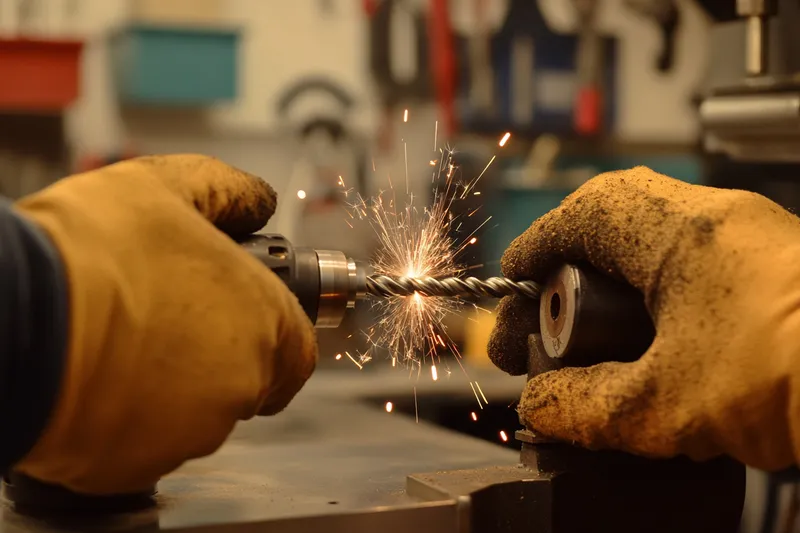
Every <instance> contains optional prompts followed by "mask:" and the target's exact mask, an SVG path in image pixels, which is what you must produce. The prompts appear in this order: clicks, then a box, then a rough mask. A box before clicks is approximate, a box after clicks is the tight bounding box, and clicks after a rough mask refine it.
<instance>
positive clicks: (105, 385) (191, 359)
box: [0, 155, 317, 494]
mask: <svg viewBox="0 0 800 533" xmlns="http://www.w3.org/2000/svg"><path fill="white" fill-rule="evenodd" d="M275 206H276V197H275V193H274V192H273V190H272V189H271V188H270V187H269V186H268V185H267V184H266V183H265V182H263V181H262V180H260V179H259V178H257V177H255V176H251V175H249V174H247V173H245V172H242V171H239V170H237V169H234V168H232V167H230V166H228V165H225V164H224V163H222V162H220V161H218V160H215V159H212V158H208V157H203V156H197V155H178V156H163V157H146V158H139V159H134V160H130V161H126V162H123V163H118V164H115V165H112V166H109V167H105V168H102V169H99V170H96V171H92V172H88V173H85V174H80V175H77V176H72V177H69V178H65V179H63V180H60V181H58V182H57V183H55V184H53V185H51V186H50V187H48V188H46V189H45V190H43V191H41V192H38V193H36V194H34V195H31V196H29V197H26V198H23V199H21V200H20V201H18V202H16V203H15V204H14V207H13V209H14V212H15V214H16V216H18V217H19V219H15V218H8V219H7V220H9V221H11V222H15V223H17V224H19V223H20V221H25V222H26V223H27V224H29V225H30V227H36V228H38V231H40V232H41V236H44V235H46V236H47V240H45V241H42V242H43V243H44V244H45V245H46V243H47V241H49V242H51V243H52V248H46V247H44V246H43V245H42V244H41V243H40V246H42V248H41V249H40V250H46V251H47V253H49V254H51V255H53V254H54V251H55V250H57V255H58V257H59V258H60V259H61V262H62V264H63V274H64V275H63V279H64V280H65V281H66V294H67V302H66V305H67V310H68V311H67V313H68V315H69V316H68V321H67V322H68V324H67V331H66V333H65V332H64V331H63V325H64V320H63V313H64V309H63V305H64V301H63V296H62V299H61V300H59V299H58V298H57V297H54V296H53V295H52V294H50V295H48V294H40V293H39V292H38V291H46V290H47V289H48V287H49V285H48V284H50V285H52V284H53V283H55V282H54V281H53V280H54V279H58V276H57V275H55V274H53V273H51V272H48V271H47V270H46V269H45V268H44V267H43V265H44V264H45V263H36V262H32V259H31V254H32V253H33V250H34V249H33V248H30V247H29V248H25V247H24V243H23V244H19V243H18V246H23V249H19V248H17V249H16V250H15V251H14V252H13V253H14V256H15V257H14V260H15V261H22V262H23V263H22V264H20V265H16V266H15V267H9V268H14V272H12V273H11V274H13V275H14V276H17V277H16V279H14V277H13V276H5V275H4V276H2V279H1V280H0V284H2V285H0V286H2V287H4V295H5V294H8V293H9V292H10V291H12V288H13V287H16V288H17V289H16V290H17V291H21V290H27V291H28V293H29V294H27V295H28V297H29V299H30V302H31V303H33V302H37V301H38V300H37V299H43V300H48V299H49V300H52V301H51V302H48V303H53V304H59V305H61V306H62V307H61V308H60V310H59V308H58V307H57V305H47V306H42V307H41V308H40V307H36V308H31V309H27V310H25V309H24V306H21V307H20V305H18V306H17V307H18V308H19V309H22V311H23V312H20V313H17V314H16V318H15V320H16V323H11V324H9V325H7V324H5V323H4V324H3V327H6V326H8V328H9V329H8V331H15V333H6V334H7V335H9V334H10V335H12V337H11V338H12V339H19V340H16V341H14V342H18V343H19V346H18V350H22V352H21V353H18V355H22V356H25V358H24V360H23V359H16V358H15V360H13V361H12V364H13V365H14V368H10V369H9V368H8V367H7V368H6V369H4V371H5V372H7V374H5V375H3V378H4V379H6V380H7V381H4V382H3V388H2V389H0V393H2V394H3V395H4V397H3V399H4V403H3V404H2V408H3V409H7V410H8V411H4V413H9V412H11V410H14V412H13V414H11V415H6V416H13V417H14V420H16V421H17V422H18V423H19V424H20V427H21V428H22V429H26V425H28V424H29V425H30V427H29V428H27V433H26V432H25V431H21V432H20V435H24V440H19V444H18V446H19V449H18V450H17V451H16V452H15V455H14V456H13V457H11V455H10V454H9V457H8V458H5V457H4V460H5V461H6V462H7V461H15V462H14V464H13V465H12V468H13V469H14V470H16V471H19V472H21V473H23V474H26V475H28V476H30V477H33V478H35V479H38V480H40V481H44V482H47V483H51V484H58V485H63V486H65V487H67V488H69V489H72V490H74V491H77V492H84V493H93V494H109V493H125V492H136V491H141V490H147V489H149V488H151V487H152V485H153V484H155V483H156V482H157V481H158V479H159V478H160V477H161V476H163V475H164V474H167V473H168V472H170V471H172V470H174V469H175V468H177V467H179V466H180V465H181V464H182V463H183V462H184V461H186V460H189V459H192V458H196V457H201V456H204V455H208V454H210V453H213V452H214V451H215V450H216V449H217V448H218V447H219V446H220V445H221V444H222V443H223V442H224V440H225V439H226V438H227V436H228V435H229V433H230V432H231V431H232V430H233V427H234V425H235V424H236V423H237V422H238V421H239V420H246V419H248V418H251V417H253V416H255V415H270V414H274V413H277V412H279V411H281V410H282V409H283V408H284V407H286V405H287V404H288V403H289V401H290V400H291V399H292V398H293V397H294V395H295V394H296V393H297V392H298V391H299V390H300V388H301V387H302V386H303V384H304V383H305V381H306V380H307V379H308V377H309V376H310V374H311V372H312V371H313V369H314V366H315V363H316V356H317V348H316V340H315V336H314V330H313V327H312V325H311V322H310V321H309V319H308V317H307V316H306V315H305V313H304V312H303V310H302V308H301V307H300V304H299V303H298V301H297V299H296V298H295V297H294V295H293V294H292V293H291V292H290V291H289V289H288V288H287V287H286V286H285V284H284V283H283V282H282V281H281V280H280V279H279V278H278V277H277V276H276V275H275V274H274V273H273V272H272V271H270V270H269V269H268V268H265V267H264V266H263V265H262V264H261V263H260V262H259V261H258V260H256V259H255V258H253V257H252V256H251V255H250V254H248V253H247V252H246V251H244V250H243V249H242V248H241V247H240V246H238V245H237V244H236V243H235V241H234V239H232V238H231V237H232V236H241V235H247V234H249V233H252V232H255V231H257V230H258V229H260V228H261V227H263V226H264V225H265V224H266V222H267V220H268V219H269V218H270V216H271V215H272V214H273V213H274V210H275ZM6 216H8V217H11V215H8V214H7V215H6ZM17 235H18V236H19V235H36V233H29V234H24V233H20V232H18V233H17ZM41 236H39V238H40V239H41ZM2 244H3V245H5V242H3V243H2ZM39 253H43V252H41V251H40V252H39ZM34 255H35V254H34ZM3 258H4V259H5V258H6V255H5V250H4V255H3ZM26 261H27V262H26ZM53 264H55V265H57V263H53ZM3 273H4V274H5V272H3ZM59 274H60V273H59ZM26 286H27V287H28V288H27V289H25V288H24V287H26ZM21 287H22V288H21ZM52 290H53V291H56V288H55V287H53V288H52ZM59 290H60V291H62V292H61V293H59V294H63V291H64V286H63V285H62V286H61V287H59ZM56 292H57V291H56ZM18 294H19V293H18ZM2 305H6V302H2ZM57 310H58V312H60V313H62V316H61V320H58V319H56V317H54V316H49V315H48V313H55V312H57ZM29 314H30V316H29ZM5 318H6V320H7V321H8V320H11V319H10V318H8V317H5ZM58 326H61V327H62V329H61V330H59V329H58ZM51 327H52V330H48V328H51ZM3 331H4V332H6V330H5V329H4V330H3ZM14 335H24V336H23V337H15V336H14ZM49 336H53V338H52V339H51V341H50V342H52V343H56V338H58V337H59V336H60V338H58V341H59V346H58V347H55V346H43V347H42V348H43V349H41V350H38V349H34V348H33V346H30V345H26V342H38V343H42V344H43V345H44V344H47V342H48V338H50V337H49ZM64 336H66V345H64ZM44 348H47V349H44ZM48 350H51V351H48ZM6 355H7V354H5V353H3V357H5V356H6ZM12 355H13V354H12ZM57 355H62V356H63V358H62V359H58V358H57ZM35 362H39V367H40V368H37V369H30V368H28V367H27V366H23V364H24V365H30V364H34V363H35ZM59 362H61V365H60V366H61V369H60V370H61V371H60V374H61V376H60V379H59V378H58V376H57V374H58V373H59V372H58V370H59V368H58V367H57V366H56V365H57V364H58V363H59ZM8 363H9V361H8V360H7V361H5V364H6V365H7V364H8ZM39 372H41V375H37V376H34V375H33V374H34V373H37V374H38V373H39ZM53 373H55V374H53ZM51 374H52V375H51ZM37 379H38V380H41V381H37ZM55 382H58V385H57V390H58V392H57V396H56V399H55V402H53V401H52V387H53V386H54V385H55ZM29 386H32V387H33V388H32V389H29V388H27V387H29ZM46 387H49V389H48V391H49V394H50V397H49V399H48V396H47V393H46V394H45V395H44V397H42V398H38V400H40V401H42V402H45V403H46V402H48V400H49V403H50V404H52V409H51V410H50V415H49V416H46V413H44V412H45V411H47V410H48V409H46V408H45V406H42V407H39V408H38V411H37V412H33V411H25V410H24V409H23V410H18V411H17V409H18V405H17V404H16V403H9V402H7V401H6V398H8V396H7V395H8V392H9V391H16V392H15V393H16V394H20V395H21V396H19V398H20V399H21V400H25V399H26V398H29V397H33V396H36V395H37V393H38V391H39V390H40V389H44V388H46ZM23 388H24V391H23ZM22 394H24V396H22ZM16 401H18V400H16V399H14V400H13V402H16ZM47 407H49V405H47ZM40 411H41V412H40ZM22 417H25V419H24V420H22ZM28 417H30V418H28ZM44 417H46V422H45V423H44V427H42V422H43V418H44ZM0 431H2V440H3V441H4V444H5V440H6V438H7V435H8V432H7V430H6V428H5V427H4V428H2V430H0ZM37 434H38V438H37ZM20 438H21V437H20ZM33 440H35V443H33V442H32V441H33ZM31 444H33V446H32V447H31V448H30V450H25V449H23V448H26V447H30V446H31ZM26 451H27V453H25V455H24V456H23V457H22V458H21V459H20V460H18V461H16V459H18V458H19V455H20V453H24V452H26Z"/></svg>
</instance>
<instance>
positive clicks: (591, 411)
mask: <svg viewBox="0 0 800 533" xmlns="http://www.w3.org/2000/svg"><path fill="white" fill-rule="evenodd" d="M580 261H588V262H589V263H591V264H592V265H593V266H594V267H596V268H597V269H598V270H600V271H601V272H605V273H607V274H608V275H610V276H613V277H616V278H618V279H622V280H625V281H627V282H628V283H630V284H631V285H632V286H634V287H636V288H637V289H639V290H640V291H641V292H642V293H643V295H644V297H645V302H646V304H647V307H648V310H649V312H650V314H651V316H652V318H653V321H654V324H655V325H656V330H657V333H656V338H655V340H654V342H653V344H652V346H651V347H650V349H649V350H648V351H647V353H646V354H644V356H643V357H642V358H641V359H640V360H639V361H637V362H634V363H604V364H599V365H596V366H593V367H589V368H566V369H562V370H558V371H554V372H548V373H545V374H541V375H539V376H536V377H535V378H533V379H531V380H530V381H529V382H528V384H527V386H526V389H525V391H524V393H523V395H522V399H521V402H520V406H519V412H520V418H521V419H522V420H523V421H524V422H525V423H526V424H527V425H528V426H529V427H530V428H531V429H533V430H534V431H536V432H539V433H541V434H543V435H546V436H549V437H553V438H557V439H561V440H564V441H573V442H576V443H578V444H580V445H582V446H585V447H587V448H590V449H601V448H610V449H619V450H623V451H628V452H632V453H636V454H639V455H644V456H649V457H671V456H675V455H680V454H685V455H688V456H690V457H692V458H694V459H697V460H702V459H707V458H711V457H714V456H717V455H721V454H728V455H731V456H733V457H734V458H736V459H739V460H741V461H743V462H745V463H747V464H749V465H752V466H754V467H758V468H764V469H768V470H774V469H780V468H783V467H786V466H788V465H790V464H792V463H796V462H797V461H798V459H800V383H799V382H798V380H799V379H800V219H798V218H797V217H795V216H794V215H792V214H790V213H788V212H787V211H785V210H784V209H782V208H781V207H780V206H778V205H777V204H775V203H773V202H771V201H770V200H768V199H766V198H764V197H762V196H759V195H757V194H753V193H749V192H743V191H734V190H721V189H713V188H708V187H701V186H695V185H688V184H686V183H683V182H681V181H678V180H674V179H671V178H668V177H666V176H663V175H660V174H657V173H655V172H653V171H651V170H649V169H647V168H644V167H638V168H634V169H632V170H627V171H620V172H612V173H607V174H602V175H600V176H598V177H596V178H594V179H592V180H590V181H589V182H587V183H586V184H585V185H583V186H582V187H581V188H579V189H578V190H577V191H576V192H575V193H573V194H572V195H570V196H569V197H568V198H567V199H565V200H564V202H563V203H562V204H561V206H560V207H558V208H556V209H555V210H553V211H551V212H550V213H548V214H546V215H545V216H543V217H542V218H540V219H539V220H537V221H535V222H534V223H533V225H532V226H531V227H530V228H529V229H528V230H527V231H526V232H525V233H524V234H522V235H521V236H519V237H518V238H517V239H516V240H514V242H513V243H512V244H511V246H510V247H509V249H508V250H507V251H506V253H505V254H504V256H503V259H502V269H503V273H504V274H505V275H506V276H508V277H510V278H511V279H514V280H521V279H532V280H535V281H539V282H544V281H545V280H546V278H547V276H548V275H549V274H551V273H552V272H553V271H554V270H555V269H556V268H557V267H558V266H559V265H561V264H563V263H564V262H569V263H575V262H580ZM536 312H537V311H535V310H534V309H533V308H532V307H531V306H530V304H529V303H527V302H524V301H522V300H521V299H518V298H506V299H504V300H503V301H501V303H500V306H499V310H498V318H497V325H496V327H495V330H494V331H493V334H492V338H491V341H490V344H489V352H490V356H491V358H492V360H493V361H495V363H496V364H497V365H498V366H500V367H501V368H503V369H504V370H506V371H508V372H511V373H514V374H522V373H525V360H526V357H527V349H526V348H525V346H526V341H527V336H528V335H529V334H530V333H533V332H536V328H537V324H538V321H537V320H535V319H534V318H532V317H535V316H536V315H535V314H532V313H536ZM624 331H625V325H624V324H621V325H620V334H623V335H624V334H625V332H624Z"/></svg>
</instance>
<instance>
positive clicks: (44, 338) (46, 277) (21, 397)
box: [0, 201, 69, 473]
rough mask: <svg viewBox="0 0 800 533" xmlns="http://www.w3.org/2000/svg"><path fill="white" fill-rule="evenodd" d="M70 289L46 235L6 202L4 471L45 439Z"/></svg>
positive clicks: (0, 387)
mask: <svg viewBox="0 0 800 533" xmlns="http://www.w3.org/2000/svg"><path fill="white" fill-rule="evenodd" d="M68 306H69V302H68V289H67V282H66V277H65V271H64V266H63V263H62V260H61V258H60V256H59V254H58V252H57V250H56V248H55V246H54V245H53V244H52V243H51V242H50V240H49V239H48V238H47V237H46V236H45V234H44V232H43V231H41V230H40V229H39V228H37V227H36V226H35V225H34V224H33V223H31V222H29V221H27V220H25V219H24V218H22V217H21V216H19V215H17V214H16V213H14V212H13V211H12V209H11V205H10V204H9V203H8V202H7V201H0V434H2V435H3V438H2V439H0V469H1V470H0V473H1V472H2V471H5V470H6V469H7V468H8V467H9V466H11V465H13V464H14V463H15V462H17V461H19V460H20V459H21V458H22V457H23V456H24V455H25V454H27V453H28V452H29V451H30V450H31V448H33V446H34V444H35V443H36V441H37V440H38V439H39V437H40V435H41V433H42V431H43V430H44V428H45V426H46V424H47V422H48V420H49V418H50V417H51V415H52V412H53V409H54V406H55V403H56V401H57V395H58V393H59V389H60V383H61V379H62V374H63V372H64V367H65V359H66V346H67V338H68Z"/></svg>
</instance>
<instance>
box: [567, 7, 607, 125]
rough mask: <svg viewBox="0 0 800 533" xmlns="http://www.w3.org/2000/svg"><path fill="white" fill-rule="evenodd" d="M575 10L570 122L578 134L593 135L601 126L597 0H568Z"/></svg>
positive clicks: (600, 40) (600, 62)
mask: <svg viewBox="0 0 800 533" xmlns="http://www.w3.org/2000/svg"><path fill="white" fill-rule="evenodd" d="M572 3H573V5H574V6H575V9H576V10H577V13H578V28H579V29H578V50H577V57H576V60H575V63H576V69H577V76H578V91H577V95H576V100H575V111H574V125H575V129H576V130H577V132H578V133H579V134H581V135H595V134H597V133H599V131H600V128H601V127H602V113H603V90H602V73H603V37H602V36H601V35H600V33H599V31H598V28H597V11H598V2H597V0H572Z"/></svg>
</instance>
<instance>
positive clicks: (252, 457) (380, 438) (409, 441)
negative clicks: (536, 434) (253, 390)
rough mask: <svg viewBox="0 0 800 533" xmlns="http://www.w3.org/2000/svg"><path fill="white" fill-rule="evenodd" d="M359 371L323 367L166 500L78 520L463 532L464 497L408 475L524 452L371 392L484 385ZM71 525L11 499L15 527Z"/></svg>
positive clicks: (486, 386)
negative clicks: (424, 486) (411, 413)
mask: <svg viewBox="0 0 800 533" xmlns="http://www.w3.org/2000/svg"><path fill="white" fill-rule="evenodd" d="M348 370H349V369H348ZM348 370H341V371H321V372H318V373H317V374H316V375H315V376H314V377H313V378H312V379H311V380H310V382H309V384H308V385H307V387H306V388H305V389H304V390H303V391H302V392H301V393H300V395H298V397H297V399H296V400H295V402H293V403H292V405H291V406H290V407H289V408H288V409H287V410H286V411H285V412H284V413H282V414H280V415H279V416H277V417H274V418H270V419H256V420H252V421H249V422H246V423H242V424H240V425H239V427H237V429H236V431H235V432H234V434H233V435H232V436H231V438H230V439H229V440H228V441H227V443H226V444H225V445H224V446H223V447H222V448H221V449H220V450H219V451H218V452H217V453H216V454H214V455H213V456H211V457H208V458H205V459H200V460H197V461H191V462H189V463H187V464H186V465H184V466H183V467H182V468H181V469H180V470H178V471H177V472H175V473H174V474H172V475H170V476H168V477H166V478H165V479H163V480H162V481H161V482H160V483H159V485H158V491H159V492H158V495H157V498H156V500H157V507H156V508H155V509H150V510H146V511H142V512H139V513H134V514H130V515H128V516H125V517H123V518H120V517H117V518H115V519H113V520H112V519H105V520H103V519H96V520H95V521H94V522H95V523H92V524H87V523H79V524H72V529H73V530H74V529H75V528H77V529H79V530H87V529H92V530H111V529H113V530H117V531H119V530H147V531H158V530H170V531H189V530H193V529H194V528H195V527H197V526H217V527H211V528H202V530H203V531H248V532H251V531H252V532H255V531H270V532H289V531H304V530H314V529H318V528H322V527H324V528H325V530H326V531H358V530H364V529H373V528H380V529H381V530H382V532H384V533H387V532H391V531H410V530H413V531H415V533H421V532H423V531H438V532H445V531H457V529H456V528H457V527H458V521H459V520H458V516H457V513H458V505H457V502H456V501H455V500H447V499H444V500H441V501H438V502H437V501H427V502H423V501H421V500H420V499H414V498H412V497H410V496H408V495H407V494H406V491H405V486H406V477H407V476H408V475H409V474H416V473H426V472H436V471H440V470H455V469H469V468H482V467H490V466H492V467H496V466H504V465H505V466H513V465H515V464H517V463H518V461H519V454H518V453H516V452H515V451H513V450H510V449H505V448H502V447H500V446H496V445H493V444H491V443H488V442H484V441H481V440H478V439H474V438H471V437H468V436H465V435H461V434H458V433H454V432H450V431H447V430H444V429H441V428H438V427H435V426H433V425H430V424H427V423H425V422H423V421H420V422H419V423H416V422H415V420H414V418H413V417H408V416H404V415H402V414H400V413H397V412H393V413H387V412H386V411H385V410H383V409H382V408H381V407H380V405H378V404H371V403H369V402H367V401H365V400H363V399H365V398H378V399H383V398H385V399H386V400H392V399H400V398H403V397H408V396H409V395H411V394H413V389H412V387H414V386H415V385H416V387H417V397H418V401H419V403H420V404H421V405H424V403H425V401H426V394H428V393H429V392H431V391H434V392H436V393H437V394H441V393H445V392H447V393H450V392H452V393H453V394H454V395H455V394H458V395H460V396H462V397H464V398H465V399H468V398H469V397H471V394H472V393H471V390H470V387H469V384H468V380H467V378H466V377H464V376H463V374H461V373H460V371H459V372H455V371H454V372H453V374H452V376H451V377H450V379H440V381H439V382H436V383H431V382H430V379H427V380H426V379H421V380H420V381H419V383H417V380H416V376H414V378H412V379H411V380H409V378H408V374H407V373H405V372H403V371H397V372H389V371H378V372H376V371H373V372H366V371H365V372H358V371H357V370H356V369H355V368H354V369H353V370H352V371H348ZM470 375H471V379H473V380H474V379H478V380H480V383H481V386H482V388H483V390H484V392H485V393H486V395H487V396H488V397H489V400H490V401H491V400H492V398H495V399H498V400H500V399H501V398H502V400H503V401H506V402H507V399H508V398H513V397H515V396H517V395H518V394H519V392H520V390H521V388H522V385H523V383H524V379H522V378H509V377H507V376H505V375H503V374H501V373H500V372H496V371H486V372H477V371H471V372H470ZM475 409H477V403H476V404H475ZM514 429H515V428H509V430H510V432H509V434H513V430H514ZM66 529H67V528H66V527H65V526H64V524H63V523H59V525H58V526H48V525H47V524H45V523H43V522H41V521H39V520H34V519H32V518H28V517H23V516H20V515H19V514H17V513H16V512H14V511H13V510H12V509H11V508H10V506H9V505H8V504H7V503H6V504H4V506H3V508H2V520H0V532H3V533H21V532H45V531H59V530H66Z"/></svg>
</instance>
